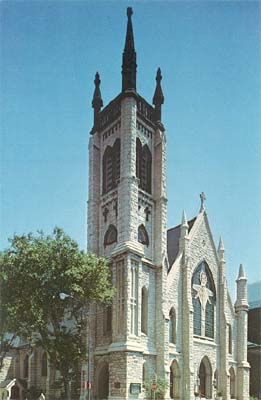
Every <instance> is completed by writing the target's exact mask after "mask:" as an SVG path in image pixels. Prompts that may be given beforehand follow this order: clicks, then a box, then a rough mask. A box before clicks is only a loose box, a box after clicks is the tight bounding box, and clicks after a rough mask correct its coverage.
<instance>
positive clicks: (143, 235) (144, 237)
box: [138, 225, 150, 246]
mask: <svg viewBox="0 0 261 400" xmlns="http://www.w3.org/2000/svg"><path fill="white" fill-rule="evenodd" d="M138 241H139V242H140V243H142V244H145V245H146V246H148V245H149V244H150V242H149V236H148V233H147V231H146V228H145V226H144V225H140V226H139V228H138Z"/></svg>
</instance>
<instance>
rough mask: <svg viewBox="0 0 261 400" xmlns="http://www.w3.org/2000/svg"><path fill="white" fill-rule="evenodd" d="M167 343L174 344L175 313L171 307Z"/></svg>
mask: <svg viewBox="0 0 261 400" xmlns="http://www.w3.org/2000/svg"><path fill="white" fill-rule="evenodd" d="M169 342H170V343H173V344H176V313H175V309H174V308H173V307H172V309H171V310H170V312H169Z"/></svg>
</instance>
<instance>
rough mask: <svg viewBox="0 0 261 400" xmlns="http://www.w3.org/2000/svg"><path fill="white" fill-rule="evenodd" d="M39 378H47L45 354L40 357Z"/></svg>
mask: <svg viewBox="0 0 261 400" xmlns="http://www.w3.org/2000/svg"><path fill="white" fill-rule="evenodd" d="M41 376H47V354H46V353H45V352H44V353H43V355H42V361H41Z"/></svg>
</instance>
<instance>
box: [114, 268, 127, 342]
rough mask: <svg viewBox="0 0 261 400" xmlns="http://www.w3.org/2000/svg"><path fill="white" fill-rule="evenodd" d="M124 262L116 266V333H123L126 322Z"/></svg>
mask: <svg viewBox="0 0 261 400" xmlns="http://www.w3.org/2000/svg"><path fill="white" fill-rule="evenodd" d="M124 282H125V279H124V261H123V260H122V261H119V262H117V264H116V290H117V292H116V293H117V298H116V302H117V313H116V332H117V333H118V334H120V333H122V332H123V328H124V327H123V321H124V297H125V296H124Z"/></svg>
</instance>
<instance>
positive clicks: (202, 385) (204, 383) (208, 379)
mask: <svg viewBox="0 0 261 400" xmlns="http://www.w3.org/2000/svg"><path fill="white" fill-rule="evenodd" d="M199 392H200V395H201V397H205V398H206V399H211V396H212V368H211V364H210V361H209V359H208V357H206V356H205V357H204V358H202V360H201V363H200V366H199Z"/></svg>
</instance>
